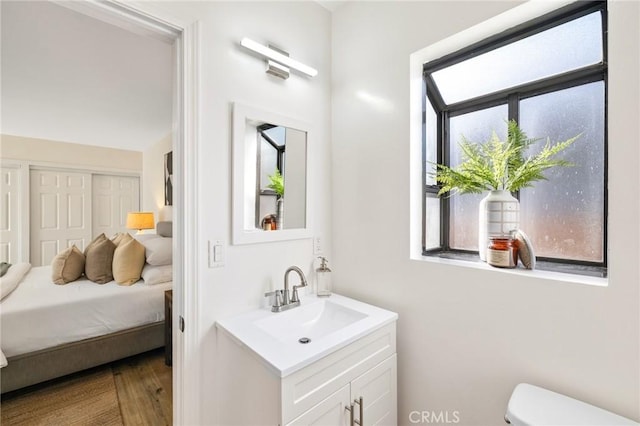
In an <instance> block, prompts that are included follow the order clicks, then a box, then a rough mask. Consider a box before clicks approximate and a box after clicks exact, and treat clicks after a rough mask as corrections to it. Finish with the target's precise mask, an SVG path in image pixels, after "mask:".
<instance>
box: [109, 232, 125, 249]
mask: <svg viewBox="0 0 640 426" xmlns="http://www.w3.org/2000/svg"><path fill="white" fill-rule="evenodd" d="M125 234H126V235H129V234H127V233H126V232H118V233H117V234H116V235H114V236H113V238H112V239H111V241H113V244H115V245H116V247H118V246H119V245H120V243H121V242H122V241H123V239H124V238H125Z"/></svg>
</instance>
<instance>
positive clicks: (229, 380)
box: [215, 294, 398, 426]
mask: <svg viewBox="0 0 640 426" xmlns="http://www.w3.org/2000/svg"><path fill="white" fill-rule="evenodd" d="M397 318H398V316H397V314H396V313H394V312H390V311H387V310H384V309H381V308H378V307H375V306H371V305H368V304H366V303H362V302H359V301H356V300H353V299H350V298H347V297H343V296H340V295H337V294H334V295H332V296H331V297H329V298H318V297H315V296H311V295H309V296H306V297H303V298H302V301H301V305H300V306H299V307H296V308H294V309H291V310H290V311H286V312H278V313H273V312H271V311H270V310H268V309H258V310H255V311H251V312H247V313H245V314H242V315H239V316H236V317H233V318H228V319H225V320H222V321H219V322H218V323H217V324H216V327H217V336H218V360H217V362H218V365H219V366H220V374H219V375H218V376H217V377H216V378H215V380H216V381H217V383H218V385H219V388H218V389H219V391H220V392H219V398H220V400H221V407H222V409H221V413H220V419H219V420H220V423H221V424H228V425H309V424H321V425H336V426H338V425H344V426H352V425H355V424H360V425H371V424H380V425H395V424H397V384H396V376H397V374H396V320H397Z"/></svg>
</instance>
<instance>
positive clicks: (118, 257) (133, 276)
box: [113, 234, 144, 285]
mask: <svg viewBox="0 0 640 426" xmlns="http://www.w3.org/2000/svg"><path fill="white" fill-rule="evenodd" d="M143 267H144V246H143V245H142V244H140V242H138V241H137V240H135V239H134V238H133V237H132V236H131V235H129V234H122V238H121V239H120V244H119V245H118V247H117V248H116V251H115V253H114V254H113V278H114V279H115V280H116V282H117V283H118V284H120V285H131V284H133V283H135V282H137V281H139V280H140V275H141V274H142V268H143Z"/></svg>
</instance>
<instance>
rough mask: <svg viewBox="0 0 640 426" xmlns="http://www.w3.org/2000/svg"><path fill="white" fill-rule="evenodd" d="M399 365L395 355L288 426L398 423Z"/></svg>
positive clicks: (348, 425)
mask: <svg viewBox="0 0 640 426" xmlns="http://www.w3.org/2000/svg"><path fill="white" fill-rule="evenodd" d="M396 368H397V367H396V355H395V354H394V355H393V356H391V357H389V358H387V359H385V360H384V361H382V362H381V363H380V364H378V365H377V366H375V367H373V368H372V369H371V370H369V371H367V372H366V373H364V374H362V375H361V376H359V377H358V378H356V379H355V380H353V381H352V382H351V383H349V384H348V385H345V386H343V387H342V388H340V389H339V390H338V391H337V392H335V393H334V394H332V395H331V396H329V397H327V398H326V399H324V400H322V401H321V402H320V403H318V404H316V405H315V406H313V407H312V408H311V409H309V410H308V411H307V412H305V413H304V414H302V415H300V416H299V417H297V418H296V419H295V420H293V421H292V422H290V423H287V426H293V425H295V426H305V425H335V426H353V425H354V424H360V425H395V424H397V392H396V388H397V386H396V380H397V379H396V376H397V373H396ZM360 401H362V412H361V411H360ZM351 410H353V418H352V417H351ZM356 422H357V423H356Z"/></svg>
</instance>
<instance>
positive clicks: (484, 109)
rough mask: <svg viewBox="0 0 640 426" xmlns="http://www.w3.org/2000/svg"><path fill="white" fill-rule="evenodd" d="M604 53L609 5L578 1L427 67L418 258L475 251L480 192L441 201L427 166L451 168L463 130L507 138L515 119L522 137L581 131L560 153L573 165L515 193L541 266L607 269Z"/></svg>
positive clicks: (476, 137)
mask: <svg viewBox="0 0 640 426" xmlns="http://www.w3.org/2000/svg"><path fill="white" fill-rule="evenodd" d="M606 53H607V52H606V3H605V2H589V3H584V2H577V3H576V4H574V5H571V6H568V7H565V8H563V9H560V10H557V11H555V12H554V13H552V14H549V15H545V16H542V17H540V18H538V19H536V20H534V21H532V22H529V23H527V24H524V25H521V26H518V27H517V28H514V29H513V30H510V31H508V32H507V33H501V34H498V35H497V36H494V37H491V38H489V39H487V40H485V41H483V42H481V43H478V44H476V45H473V46H470V47H468V48H465V49H463V50H461V51H458V52H455V53H453V54H450V55H447V56H445V57H442V58H439V59H436V60H433V61H430V62H427V63H425V64H424V66H423V82H424V87H423V95H424V96H423V161H422V164H423V173H422V175H423V178H422V179H423V222H422V231H423V235H422V248H423V255H437V256H445V257H461V258H464V257H465V256H467V255H468V254H469V253H474V252H477V250H478V247H477V246H478V203H479V201H480V200H481V199H482V198H483V197H484V195H472V194H465V195H453V196H451V197H441V198H438V197H437V195H436V194H437V192H438V190H439V188H438V186H437V185H436V182H435V179H434V177H433V175H432V173H433V163H436V162H438V163H442V164H446V165H449V166H456V165H457V164H459V163H460V162H461V161H462V155H461V152H460V150H459V146H458V142H459V140H460V137H461V135H464V136H465V137H466V138H467V139H469V140H471V141H474V142H482V141H484V140H487V139H488V138H489V136H490V135H491V133H492V131H494V130H495V131H496V132H497V133H498V136H500V137H501V138H505V137H506V130H507V126H506V122H507V120H515V121H517V122H518V124H519V125H520V127H521V128H522V129H523V130H524V131H525V132H526V133H527V135H528V136H529V137H536V138H537V137H543V138H546V137H547V136H548V137H549V138H550V139H551V140H552V141H561V140H565V139H568V138H570V137H572V136H575V135H577V134H579V133H581V134H582V136H581V137H580V138H579V139H578V141H577V142H576V143H574V144H573V145H572V146H571V147H570V148H568V149H567V150H566V151H564V152H563V153H562V154H561V158H564V159H566V160H568V161H570V162H572V163H573V164H574V165H575V166H574V167H570V168H556V169H551V170H550V171H547V173H546V174H545V176H546V177H547V179H548V180H544V181H539V182H536V183H535V184H534V187H532V188H525V189H523V190H521V191H520V192H519V193H518V194H514V195H515V196H517V197H518V198H519V200H520V215H521V217H520V227H521V229H523V230H524V231H525V232H526V233H527V234H528V235H529V237H530V238H531V240H532V242H533V245H534V248H535V250H536V255H537V257H538V261H539V262H538V263H539V264H540V265H541V267H542V268H544V269H551V270H565V269H566V268H567V266H566V265H570V266H569V267H568V269H569V270H570V271H572V272H577V273H584V274H593V275H600V276H604V275H606V264H607V258H606V237H607V232H606V231H607V230H606V212H607V198H606V179H607V174H606V142H607V141H606V98H607V69H606ZM541 146H542V144H536V145H535V146H534V147H533V148H532V150H535V149H540V147H541ZM532 154H535V152H532Z"/></svg>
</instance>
